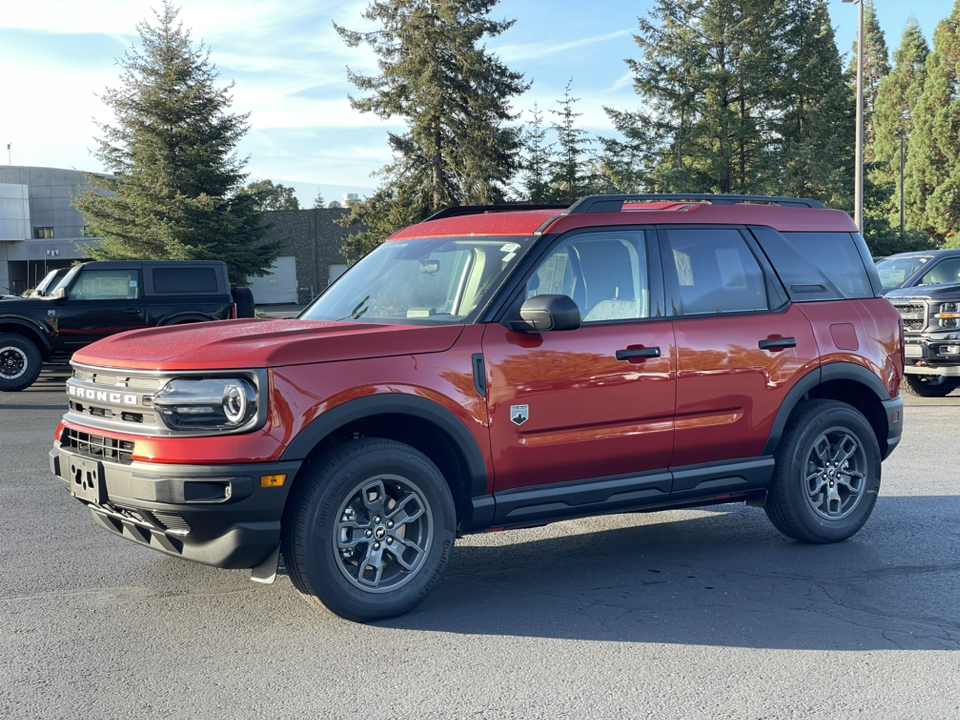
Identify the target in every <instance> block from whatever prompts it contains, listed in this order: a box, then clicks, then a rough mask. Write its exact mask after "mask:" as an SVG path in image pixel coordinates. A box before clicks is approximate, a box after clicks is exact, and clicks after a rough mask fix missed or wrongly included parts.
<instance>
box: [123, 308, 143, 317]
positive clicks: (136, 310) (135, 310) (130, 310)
mask: <svg viewBox="0 0 960 720" xmlns="http://www.w3.org/2000/svg"><path fill="white" fill-rule="evenodd" d="M123 314H124V315H139V314H140V308H127V309H126V310H124V311H123Z"/></svg>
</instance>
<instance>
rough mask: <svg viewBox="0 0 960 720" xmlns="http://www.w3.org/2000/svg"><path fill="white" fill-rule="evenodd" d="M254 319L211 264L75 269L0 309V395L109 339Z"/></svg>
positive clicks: (246, 294)
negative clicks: (49, 286) (46, 288)
mask: <svg viewBox="0 0 960 720" xmlns="http://www.w3.org/2000/svg"><path fill="white" fill-rule="evenodd" d="M253 315H254V306H253V296H252V293H251V292H250V290H249V288H234V289H232V290H231V287H230V282H229V279H228V277H227V266H226V264H224V263H223V262H220V261H218V260H217V261H214V260H209V261H208V260H202V261H184V262H179V261H156V262H148V261H140V260H131V261H116V262H88V263H82V264H80V265H75V266H74V267H72V268H70V270H69V271H68V272H67V273H66V275H64V276H63V278H62V279H61V280H60V281H59V283H58V284H57V285H56V286H55V287H54V288H53V289H52V290H50V291H48V292H47V294H45V295H41V296H29V297H13V298H5V299H3V300H2V301H0V391H2V392H16V391H18V390H23V389H25V388H27V387H30V385H32V384H33V382H34V381H35V380H36V379H37V377H38V376H39V375H40V369H41V363H43V362H51V363H57V362H67V361H68V360H69V359H70V357H71V356H72V355H73V353H74V352H75V351H77V350H79V349H80V348H82V347H84V346H86V345H89V344H90V343H92V342H94V341H96V340H100V339H101V338H104V337H106V336H108V335H113V334H114V333H118V332H123V331H125V330H136V329H139V328H146V327H155V326H158V325H182V324H185V323H196V322H204V321H207V320H226V319H229V318H235V317H253Z"/></svg>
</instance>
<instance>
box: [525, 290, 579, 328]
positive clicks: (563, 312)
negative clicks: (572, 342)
mask: <svg viewBox="0 0 960 720" xmlns="http://www.w3.org/2000/svg"><path fill="white" fill-rule="evenodd" d="M507 326H508V327H509V328H510V329H511V330H514V331H515V332H549V331H552V330H576V329H577V328H578V327H580V308H579V307H577V304H576V303H575V302H574V301H573V299H572V298H571V297H569V296H568V295H536V296H534V297H532V298H529V299H528V300H526V301H525V302H524V303H523V305H521V306H520V320H510V321H508V323H507Z"/></svg>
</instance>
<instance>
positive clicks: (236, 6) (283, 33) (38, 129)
mask: <svg viewBox="0 0 960 720" xmlns="http://www.w3.org/2000/svg"><path fill="white" fill-rule="evenodd" d="M958 1H960V0H958ZM368 4H369V2H368V0H337V1H329V0H179V7H180V16H179V17H180V20H181V21H182V22H183V24H184V26H185V27H186V28H188V29H189V30H190V33H191V38H192V40H193V42H194V46H195V47H196V46H199V44H200V43H201V42H202V43H204V44H205V45H206V46H207V47H208V48H209V50H210V53H211V54H210V58H211V61H212V63H213V64H214V65H215V66H216V69H217V71H218V73H219V78H220V81H221V83H222V84H223V85H227V84H229V83H230V82H233V83H235V85H234V87H233V90H232V95H233V104H232V106H231V111H232V112H236V113H250V117H249V125H250V129H249V131H248V132H247V134H246V136H245V137H244V139H243V140H242V141H241V143H240V144H239V145H238V147H237V153H238V156H239V157H245V158H247V168H246V169H247V172H249V174H250V179H251V180H256V179H270V180H272V181H273V182H275V183H281V184H283V185H286V186H287V187H293V188H295V190H296V191H297V195H298V198H299V199H300V202H301V205H302V206H303V207H312V206H313V203H314V200H315V198H316V197H317V193H318V192H320V193H321V194H322V196H323V198H324V200H325V201H327V202H329V201H331V200H341V199H342V198H341V196H342V194H343V193H346V192H356V193H359V194H360V195H361V196H362V195H365V194H369V193H370V192H372V190H373V188H375V187H376V186H377V185H378V180H377V178H376V177H374V176H372V175H373V173H375V172H376V171H377V170H378V169H379V168H381V167H382V166H383V165H385V164H386V163H388V162H389V161H390V157H391V155H390V149H389V145H388V143H387V133H388V131H401V132H402V130H403V127H404V126H403V124H402V122H401V121H400V120H398V119H393V120H388V121H381V120H380V119H378V118H377V117H375V116H374V115H372V114H362V113H359V112H357V111H355V110H353V109H352V108H351V107H350V104H349V101H348V96H349V95H351V94H352V95H358V94H359V91H358V90H357V89H356V88H355V87H354V86H352V85H351V84H350V83H349V82H348V80H347V73H346V68H347V66H349V67H350V69H351V70H353V71H354V72H359V73H361V74H375V73H376V57H375V55H374V54H373V53H372V51H371V50H370V49H369V48H367V47H366V46H361V47H357V48H349V47H347V46H346V45H345V44H344V42H343V41H342V40H341V38H340V36H339V35H337V33H336V32H335V30H334V28H333V23H337V24H339V25H341V26H344V27H347V28H349V29H351V30H361V31H362V30H369V29H373V27H374V26H373V25H371V24H369V22H368V21H366V20H364V19H363V17H362V15H363V11H364V9H365V8H366V7H367V6H368ZM953 4H954V0H918V1H916V2H911V3H908V2H903V0H874V7H875V9H876V13H877V17H878V20H879V22H880V26H881V28H882V29H883V31H884V33H885V38H886V42H887V46H888V48H889V50H890V53H891V56H892V53H893V51H894V50H895V49H896V48H897V47H898V46H899V44H900V39H901V36H902V34H903V29H904V27H905V26H906V24H907V21H908V19H909V18H910V17H911V16H913V17H914V18H915V19H916V20H917V22H918V23H919V24H920V28H921V30H922V31H923V33H924V35H925V36H926V37H927V40H928V42H930V43H931V45H932V42H933V33H934V29H935V28H936V26H937V23H939V22H940V21H941V20H942V19H944V18H945V17H947V16H948V15H949V14H950V12H951V10H952V8H953ZM159 6H160V0H152V1H151V0H87V2H83V3H78V2H76V0H31V1H30V2H26V1H20V0H12V1H11V2H6V3H4V8H3V10H2V12H0V164H2V163H9V164H12V165H22V166H33V167H55V168H73V169H76V170H84V171H93V172H99V171H102V170H103V169H104V168H103V167H102V166H101V164H100V163H99V161H98V160H97V159H96V158H95V157H94V156H93V154H92V153H91V150H92V149H93V148H94V147H95V138H97V137H99V136H100V132H99V130H98V127H97V125H96V122H97V121H99V122H106V123H111V122H113V120H114V118H113V115H112V112H111V111H110V109H109V108H108V107H107V106H106V105H104V104H103V102H102V101H101V100H100V98H99V97H98V96H99V95H101V94H102V93H103V92H104V91H105V90H106V89H107V88H114V87H119V86H120V85H121V81H120V75H121V67H120V66H119V65H118V64H117V59H118V58H122V57H123V56H124V53H125V52H127V51H129V50H130V49H131V48H132V47H133V46H134V45H135V44H136V43H137V42H138V39H139V37H138V33H137V30H136V27H137V25H138V24H139V23H141V22H143V21H149V22H150V23H151V24H156V21H155V18H154V16H153V10H154V9H155V8H157V7H159ZM653 6H654V0H633V1H632V2H630V1H628V0H592V1H591V2H589V3H584V2H583V1H582V0H580V1H579V2H574V1H573V0H501V2H500V3H499V4H498V5H497V6H495V7H494V9H493V12H492V13H491V17H492V18H493V19H496V20H504V19H513V20H515V24H514V25H513V27H511V28H510V29H509V30H507V31H506V32H505V33H503V34H502V35H500V36H498V37H496V38H490V39H488V40H487V41H486V45H487V48H488V49H489V50H491V51H493V52H494V53H496V54H497V55H498V56H499V58H500V59H501V60H502V61H503V62H504V63H505V64H506V65H507V67H509V68H510V69H511V70H514V71H517V72H521V73H523V74H524V77H525V79H526V80H527V81H528V82H532V86H531V88H530V89H529V90H528V91H527V92H526V93H524V94H523V95H522V96H520V97H518V98H515V101H514V110H516V111H518V112H522V113H523V114H522V116H521V117H522V118H523V119H525V120H529V119H530V110H531V109H532V108H533V107H534V104H535V103H536V104H537V105H538V106H539V107H540V109H541V110H550V109H558V108H559V105H558V100H561V99H562V98H563V95H564V89H565V87H566V85H567V83H568V82H570V83H571V94H572V96H573V97H574V98H578V99H579V100H578V102H577V103H576V104H575V106H574V108H575V111H577V112H579V113H581V116H580V117H579V118H578V125H579V127H581V128H583V129H584V130H586V131H587V132H588V133H589V134H590V135H591V136H596V135H613V134H614V131H613V129H612V126H611V124H610V122H609V120H608V119H607V116H606V114H605V113H604V111H603V108H604V106H607V107H613V108H616V109H618V110H633V109H636V108H638V107H639V103H638V98H637V96H636V94H635V93H634V91H633V88H632V76H631V74H630V73H629V71H628V68H627V66H626V64H625V63H624V59H626V58H634V59H636V58H638V57H639V50H638V48H637V45H636V43H635V42H634V40H633V34H634V33H635V32H636V30H637V18H638V17H640V16H646V15H647V14H648V12H649V11H650V9H651V8H652V7H653ZM828 6H829V9H830V16H831V20H832V22H833V26H834V29H835V32H836V36H837V46H838V48H839V49H840V51H841V53H845V54H846V56H847V58H850V57H852V54H853V52H852V48H853V43H854V42H855V40H856V29H857V14H858V8H857V6H856V5H852V4H847V3H844V2H843V1H842V0H829V3H828ZM552 119H553V117H552V116H550V115H549V114H547V115H546V116H545V120H546V121H547V122H550V121H551V120H552ZM8 144H9V145H10V148H9V151H7V145H8Z"/></svg>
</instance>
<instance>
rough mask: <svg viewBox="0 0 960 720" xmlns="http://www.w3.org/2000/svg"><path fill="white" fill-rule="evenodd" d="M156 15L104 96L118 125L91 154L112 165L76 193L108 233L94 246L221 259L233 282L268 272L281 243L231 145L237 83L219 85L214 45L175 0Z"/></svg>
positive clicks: (105, 254) (130, 254) (104, 253)
mask: <svg viewBox="0 0 960 720" xmlns="http://www.w3.org/2000/svg"><path fill="white" fill-rule="evenodd" d="M154 15H155V18H156V21H157V23H156V25H150V24H148V23H147V22H143V23H140V24H138V25H137V31H138V33H139V35H140V39H141V41H142V45H143V47H142V50H137V49H136V48H133V49H131V50H130V51H128V52H127V53H126V55H125V56H124V58H122V59H121V60H120V61H119V62H120V65H121V67H122V68H123V73H122V75H121V85H120V86H119V87H117V88H112V89H108V90H107V91H106V92H105V93H104V95H103V96H102V99H103V101H104V103H105V104H106V105H107V106H108V107H110V108H111V109H112V111H113V113H114V117H115V124H113V125H110V124H107V123H98V125H97V126H98V127H99V128H100V130H101V132H102V133H103V137H102V138H101V139H98V140H97V149H96V150H95V152H94V155H95V156H96V157H97V158H98V159H99V160H100V161H101V162H102V163H103V165H104V167H105V168H106V169H107V170H109V171H110V172H112V173H113V174H112V175H93V174H91V175H89V176H88V181H89V182H90V185H91V186H92V187H93V188H94V191H92V192H91V191H85V192H82V193H81V195H80V196H79V197H78V198H77V200H76V202H75V204H76V207H77V209H79V210H80V212H82V213H83V214H84V216H85V219H86V222H87V225H88V232H89V234H90V235H91V236H94V237H98V238H100V239H101V242H100V245H99V247H92V248H90V253H91V255H92V256H93V257H95V258H97V259H100V260H126V259H137V260H140V259H143V260H196V259H217V260H223V261H225V262H226V263H227V267H228V268H229V271H230V279H231V281H233V282H244V281H245V279H246V278H247V276H250V275H263V274H264V273H265V272H266V271H267V270H268V269H269V268H270V266H271V264H272V263H273V260H274V259H275V258H276V257H278V255H279V253H280V247H279V244H277V243H272V244H262V243H261V242H260V241H261V239H262V238H263V234H264V231H265V228H264V226H263V224H262V222H263V214H262V213H261V211H260V210H259V209H258V207H257V200H256V198H255V196H254V195H251V194H250V193H248V192H246V191H245V190H244V187H243V183H244V180H246V174H245V173H244V172H243V169H244V166H245V161H244V160H238V159H237V158H236V157H235V156H234V154H233V153H234V148H235V147H236V145H237V143H238V142H239V141H240V139H241V138H242V137H243V135H244V134H245V133H246V131H247V117H248V116H247V115H236V114H232V113H229V112H228V109H229V107H230V104H231V100H232V99H231V96H230V90H231V88H232V87H233V85H232V84H231V85H229V86H227V87H225V88H218V87H217V85H216V81H217V75H218V74H217V71H216V68H215V67H214V66H213V65H212V64H211V63H210V53H209V50H208V49H206V48H205V47H204V46H203V44H201V45H200V47H199V48H197V49H194V48H193V47H192V45H191V43H190V33H189V31H188V30H186V29H184V27H183V24H182V23H180V22H178V21H177V15H178V11H177V9H176V8H174V7H173V5H172V4H171V2H170V0H164V2H163V6H162V10H161V11H159V12H155V13H154Z"/></svg>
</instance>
